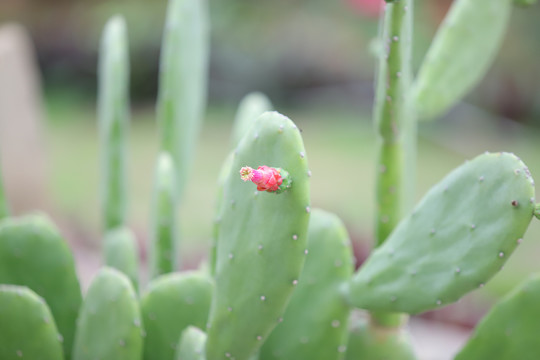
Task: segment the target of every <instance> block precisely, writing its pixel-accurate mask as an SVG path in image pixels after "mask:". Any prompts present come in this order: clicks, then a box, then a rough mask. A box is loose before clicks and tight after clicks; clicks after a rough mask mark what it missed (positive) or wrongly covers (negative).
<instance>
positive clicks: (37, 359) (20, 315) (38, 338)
mask: <svg viewBox="0 0 540 360" xmlns="http://www.w3.org/2000/svg"><path fill="white" fill-rule="evenodd" d="M21 358H22V359H32V360H63V359H64V354H63V351H62V336H61V335H60V334H59V333H58V331H57V330H56V325H55V323H54V318H53V316H52V314H51V311H50V310H49V307H48V306H47V304H46V303H45V301H44V300H43V299H42V298H40V297H39V296H38V295H37V294H36V293H35V292H33V291H32V290H30V289H28V288H27V287H24V286H15V285H0V359H2V360H20V359H21Z"/></svg>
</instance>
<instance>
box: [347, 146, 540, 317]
mask: <svg viewBox="0 0 540 360" xmlns="http://www.w3.org/2000/svg"><path fill="white" fill-rule="evenodd" d="M534 207H535V200H534V186H533V180H532V178H531V176H530V174H529V170H528V169H527V167H526V166H525V164H523V162H522V161H521V160H519V159H518V158H517V157H516V156H515V155H513V154H508V153H498V154H484V155H481V156H478V157H476V158H475V159H474V160H472V161H469V162H467V163H465V164H464V165H462V166H460V167H459V168H457V169H456V170H454V171H453V172H452V173H450V174H449V175H448V176H447V177H446V178H444V179H443V180H442V181H441V182H440V183H439V184H437V185H436V186H434V187H433V188H432V189H431V190H430V191H429V192H428V194H427V195H426V196H425V197H424V198H423V199H422V200H421V201H420V204H418V206H417V207H416V209H415V210H414V211H413V212H412V214H411V215H409V216H408V217H407V218H405V219H404V220H403V221H401V223H400V224H399V225H398V227H397V228H396V229H395V231H394V232H393V233H392V234H391V235H390V237H389V238H388V240H387V241H386V242H385V243H384V245H383V246H381V247H380V248H378V249H377V250H375V251H374V252H373V254H372V255H371V256H370V257H369V259H368V260H367V261H366V263H365V264H364V265H363V266H362V268H361V269H360V271H359V272H358V273H357V274H356V275H355V276H354V278H353V281H352V282H351V288H350V290H351V294H350V295H351V302H352V303H353V304H354V305H355V306H357V307H359V308H364V309H368V310H380V311H389V312H406V313H412V314H414V313H419V312H423V311H427V310H430V309H434V308H437V307H440V306H442V305H446V304H448V303H451V302H454V301H456V300H458V299H459V298H460V297H461V296H463V295H464V294H466V293H467V292H469V291H471V290H474V289H475V288H478V287H481V286H483V284H484V283H485V282H486V281H488V280H489V279H490V278H491V277H492V276H493V275H494V274H495V273H497V272H498V271H499V270H500V269H501V268H502V266H503V264H504V263H505V262H506V260H507V259H508V257H509V256H510V254H511V253H512V251H513V250H514V249H515V247H516V246H517V245H518V244H519V243H520V242H521V239H522V237H523V234H524V233H525V230H526V229H527V227H528V225H529V222H530V221H531V218H532V216H533V211H534Z"/></svg>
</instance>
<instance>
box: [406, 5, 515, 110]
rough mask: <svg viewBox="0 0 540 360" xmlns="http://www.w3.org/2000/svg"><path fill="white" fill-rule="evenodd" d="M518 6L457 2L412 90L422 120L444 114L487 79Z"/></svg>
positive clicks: (437, 35) (449, 13)
mask: <svg viewBox="0 0 540 360" xmlns="http://www.w3.org/2000/svg"><path fill="white" fill-rule="evenodd" d="M512 1H513V0H456V1H454V2H453V4H452V7H451V8H450V10H449V12H448V14H447V15H446V18H445V19H444V21H443V23H442V25H441V26H440V27H439V30H438V31H437V34H436V35H435V38H434V39H433V42H432V44H431V46H430V48H429V50H428V52H427V54H426V56H425V58H424V61H423V63H422V65H421V67H420V70H419V72H418V76H417V78H416V81H415V83H414V86H413V102H414V107H415V110H416V112H417V114H418V116H419V118H420V119H435V118H437V117H438V116H440V115H442V114H444V113H445V112H446V111H447V110H448V109H449V108H450V107H452V106H453V105H455V104H456V103H457V102H458V101H459V100H461V98H463V96H464V95H465V94H466V93H467V92H469V91H470V90H471V89H472V88H473V87H474V86H475V85H476V84H477V83H478V82H479V81H480V79H481V78H482V77H483V76H484V74H485V73H486V72H487V70H488V68H489V66H490V65H491V63H492V62H493V60H494V58H495V55H496V53H497V51H498V49H499V47H500V45H501V43H502V40H503V36H504V33H505V30H506V27H507V25H508V21H509V18H510V13H511V10H512Z"/></svg>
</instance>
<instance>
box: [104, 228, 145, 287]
mask: <svg viewBox="0 0 540 360" xmlns="http://www.w3.org/2000/svg"><path fill="white" fill-rule="evenodd" d="M103 246H104V253H105V264H106V265H107V266H110V267H112V268H115V269H117V270H120V271H121V272H123V273H124V274H126V275H127V276H128V277H129V279H130V280H131V283H132V284H133V287H134V288H135V291H137V289H138V288H139V249H138V246H137V241H136V239H135V235H134V234H133V232H132V231H131V230H130V229H128V228H125V227H122V228H118V229H114V230H110V231H108V232H107V233H106V234H105V241H104V244H103Z"/></svg>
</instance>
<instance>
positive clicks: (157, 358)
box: [141, 272, 214, 360]
mask: <svg viewBox="0 0 540 360" xmlns="http://www.w3.org/2000/svg"><path fill="white" fill-rule="evenodd" d="M213 288H214V285H213V281H212V279H210V278H209V277H208V276H206V275H204V274H202V273H198V272H191V273H181V274H178V273H176V274H167V275H162V276H160V277H158V278H156V279H154V280H152V282H151V283H150V284H149V286H148V290H147V292H146V293H145V294H144V295H143V297H142V299H141V311H142V315H143V321H144V328H145V331H146V336H145V338H144V359H147V360H162V359H163V360H169V359H172V358H173V356H174V354H175V349H176V346H177V344H178V339H179V338H180V335H181V333H182V331H184V329H186V328H188V326H195V327H198V328H204V327H206V322H207V320H208V312H209V311H210V301H211V298H212V292H213Z"/></svg>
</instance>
